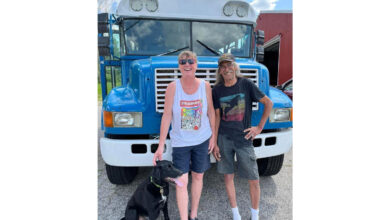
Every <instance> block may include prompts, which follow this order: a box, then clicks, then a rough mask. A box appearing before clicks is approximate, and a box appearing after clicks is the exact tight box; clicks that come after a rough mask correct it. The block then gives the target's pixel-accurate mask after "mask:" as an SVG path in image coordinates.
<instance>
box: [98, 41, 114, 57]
mask: <svg viewBox="0 0 390 220" xmlns="http://www.w3.org/2000/svg"><path fill="white" fill-rule="evenodd" d="M98 50H99V56H110V55H111V53H110V37H103V36H99V37H98Z"/></svg>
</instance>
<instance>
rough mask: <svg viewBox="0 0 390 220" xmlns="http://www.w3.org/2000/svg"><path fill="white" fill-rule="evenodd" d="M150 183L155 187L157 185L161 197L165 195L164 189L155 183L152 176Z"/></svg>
mask: <svg viewBox="0 0 390 220" xmlns="http://www.w3.org/2000/svg"><path fill="white" fill-rule="evenodd" d="M150 182H151V183H153V185H155V186H156V187H157V188H160V193H161V195H162V194H163V193H164V187H162V186H160V185H158V184H157V183H155V182H153V177H152V176H150Z"/></svg>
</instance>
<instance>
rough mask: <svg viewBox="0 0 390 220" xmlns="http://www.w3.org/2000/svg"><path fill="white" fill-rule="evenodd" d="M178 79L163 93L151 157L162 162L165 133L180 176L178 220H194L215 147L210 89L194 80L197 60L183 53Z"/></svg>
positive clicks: (154, 162) (194, 56) (189, 53)
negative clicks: (158, 135) (189, 192)
mask: <svg viewBox="0 0 390 220" xmlns="http://www.w3.org/2000/svg"><path fill="white" fill-rule="evenodd" d="M178 59H179V69H180V72H181V78H180V79H177V80H175V81H173V82H171V83H169V85H168V87H167V90H166V93H165V104H164V113H163V116H162V119H161V127H160V141H159V145H158V148H157V150H156V152H155V154H154V157H153V164H154V165H156V160H162V155H163V151H164V144H165V141H166V137H167V134H168V130H169V126H170V125H171V131H170V132H169V136H170V141H171V146H172V162H173V165H174V166H175V167H176V168H178V169H180V170H181V171H183V172H184V174H183V175H182V176H181V177H179V181H180V182H181V183H182V184H181V186H179V185H176V200H177V206H178V208H179V213H180V218H181V220H187V219H191V220H192V219H194V220H195V219H198V218H197V213H198V206H199V201H200V196H201V193H202V188H203V174H204V172H205V171H206V170H207V169H209V168H210V156H209V154H210V153H211V152H212V151H213V149H214V145H215V142H216V141H215V138H216V137H215V135H214V130H215V111H214V106H213V101H212V94H211V86H210V84H209V83H208V82H206V81H204V80H202V79H198V78H196V77H195V72H196V69H197V67H198V66H197V65H198V64H197V57H196V54H195V53H194V52H191V51H183V52H181V53H180V54H179V56H178ZM190 171H191V175H192V184H191V213H188V191H187V185H188V172H190Z"/></svg>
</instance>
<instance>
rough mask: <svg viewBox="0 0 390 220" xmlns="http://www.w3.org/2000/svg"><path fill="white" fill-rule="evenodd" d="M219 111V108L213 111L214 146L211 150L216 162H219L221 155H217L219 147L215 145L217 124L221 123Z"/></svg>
mask: <svg viewBox="0 0 390 220" xmlns="http://www.w3.org/2000/svg"><path fill="white" fill-rule="evenodd" d="M220 113H221V110H220V109H219V108H217V109H215V132H214V134H215V137H216V138H215V146H214V150H213V155H214V157H215V159H216V160H217V161H220V160H221V154H220V153H219V147H218V144H217V140H218V130H219V124H220V122H221V117H220Z"/></svg>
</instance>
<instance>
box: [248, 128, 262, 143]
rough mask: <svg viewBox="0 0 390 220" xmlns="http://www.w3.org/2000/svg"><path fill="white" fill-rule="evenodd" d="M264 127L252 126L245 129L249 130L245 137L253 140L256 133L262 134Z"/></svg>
mask: <svg viewBox="0 0 390 220" xmlns="http://www.w3.org/2000/svg"><path fill="white" fill-rule="evenodd" d="M262 130H263V129H262V128H259V127H257V126H256V127H250V128H247V129H245V130H244V132H248V133H247V134H246V135H245V139H247V140H248V139H249V138H250V139H252V141H253V140H254V139H255V137H256V135H258V134H260V133H261V131H262Z"/></svg>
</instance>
